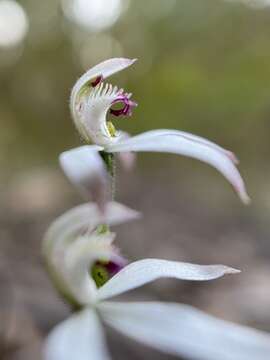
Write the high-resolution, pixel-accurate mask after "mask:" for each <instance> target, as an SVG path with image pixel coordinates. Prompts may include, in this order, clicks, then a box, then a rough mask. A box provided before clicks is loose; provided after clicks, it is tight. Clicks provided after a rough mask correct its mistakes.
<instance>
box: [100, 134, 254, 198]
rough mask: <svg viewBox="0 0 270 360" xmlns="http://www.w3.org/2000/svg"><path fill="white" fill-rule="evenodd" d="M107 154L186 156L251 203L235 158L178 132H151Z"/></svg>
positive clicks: (120, 144) (125, 142)
mask: <svg viewBox="0 0 270 360" xmlns="http://www.w3.org/2000/svg"><path fill="white" fill-rule="evenodd" d="M106 151H108V152H126V151H155V152H168V153H174V154H179V155H184V156H189V157H192V158H195V159H198V160H201V161H203V162H206V163H208V164H210V165H212V166H213V167H214V168H216V169H217V170H218V171H219V172H220V173H221V174H223V176H224V177H225V178H226V179H227V180H228V181H229V182H230V183H231V184H232V186H233V187H234V189H235V191H236V192H237V194H238V195H239V197H240V198H241V200H242V201H243V202H244V203H246V204H247V203H248V202H249V201H250V199H249V197H248V194H247V192H246V189H245V184H244V182H243V180H242V178H241V175H240V173H239V171H238V170H237V168H236V166H235V163H236V162H237V159H236V157H235V156H234V155H233V153H231V152H230V151H228V150H225V149H222V148H221V147H220V146H218V145H216V144H214V143H212V142H210V141H208V140H206V139H203V138H200V137H198V136H195V135H192V134H188V133H184V132H180V131H177V130H153V131H149V132H145V133H143V134H141V135H137V136H134V137H132V138H130V139H126V140H121V141H119V142H117V143H114V144H111V145H109V146H107V147H106Z"/></svg>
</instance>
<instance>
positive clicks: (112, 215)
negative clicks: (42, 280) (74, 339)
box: [43, 202, 139, 303]
mask: <svg viewBox="0 0 270 360" xmlns="http://www.w3.org/2000/svg"><path fill="white" fill-rule="evenodd" d="M138 217H139V214H138V213H137V212H136V211H134V210H131V209H129V208H127V207H126V206H124V205H121V204H119V203H116V202H111V203H108V205H107V206H106V210H105V213H101V212H100V211H99V209H98V207H97V205H96V204H94V203H88V204H83V205H80V206H77V207H75V208H73V209H71V210H69V211H67V212H66V213H65V214H63V215H62V216H60V217H59V218H57V219H56V220H55V221H54V222H53V223H52V225H51V226H50V227H49V229H48V231H47V232H46V234H45V237H44V240H43V255H44V258H45V260H46V263H47V267H48V270H49V273H50V275H51V278H52V280H53V282H54V284H55V286H56V287H57V289H58V290H59V292H60V293H61V294H62V295H63V296H64V297H65V298H66V299H68V300H69V302H74V303H76V302H77V299H78V298H79V296H77V299H76V294H75V291H74V289H73V286H72V283H70V268H69V264H68V263H67V261H66V253H67V251H68V248H69V247H70V246H71V245H72V244H73V242H75V240H77V239H78V238H79V237H80V236H81V235H83V234H86V232H88V234H91V232H92V231H93V230H94V228H95V227H96V226H97V225H99V224H103V223H105V224H107V225H117V224H121V223H124V222H127V221H130V220H134V219H137V218H138ZM96 260H97V259H96ZM86 287H87V288H88V289H89V291H88V294H89V293H90V292H91V291H92V298H94V297H95V290H96V286H95V284H94V281H93V280H92V279H91V278H90V277H89V279H88V280H87V285H86ZM84 298H85V297H84ZM89 298H90V296H89ZM79 300H80V301H81V299H79Z"/></svg>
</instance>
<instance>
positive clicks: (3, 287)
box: [0, 0, 270, 360]
mask: <svg viewBox="0 0 270 360" xmlns="http://www.w3.org/2000/svg"><path fill="white" fill-rule="evenodd" d="M268 5H270V2H269V0H261V1H259V0H258V1H255V0H254V1H252V0H250V1H248V0H247V1H245V0H243V1H239V2H233V1H227V2H226V1H221V0H203V1H196V0H166V1H164V0H147V1H145V0H136V1H135V0H130V1H128V0H63V1H60V0H46V1H36V0H24V1H13V0H0V84H1V87H0V122H1V131H0V166H1V169H2V170H1V173H0V189H1V193H0V225H1V226H0V239H1V240H0V268H1V272H0V293H1V296H0V320H1V321H0V359H1V360H15V359H16V360H34V359H35V360H37V359H40V348H41V343H42V340H43V339H44V337H45V336H46V335H47V333H48V331H49V330H50V329H51V328H52V327H53V326H54V325H55V324H56V323H58V322H59V321H61V320H62V319H64V318H65V316H66V315H67V314H68V309H67V308H66V307H65V306H64V304H63V303H62V302H61V300H60V299H58V297H57V295H56V293H55V292H54V289H53V288H52V286H51V284H50V281H49V280H48V277H47V274H46V272H45V269H44V264H43V261H42V258H41V254H40V245H41V240H42V236H43V234H44V231H45V230H46V228H47V227H48V225H49V223H50V221H52V220H53V219H54V218H55V217H56V216H57V215H59V214H61V213H62V212H63V211H65V210H67V209H68V208H70V207H71V206H73V205H75V204H78V203H80V202H81V201H82V199H81V198H80V197H79V195H78V193H77V192H76V191H75V190H74V189H73V188H72V186H71V185H70V184H69V183H68V181H67V180H66V179H65V177H64V175H63V174H62V173H61V171H60V170H59V167H58V155H59V153H60V152H62V151H64V150H66V149H69V148H72V147H74V146H78V145H79V144H80V143H81V141H80V138H79V136H78V134H77V133H76V131H75V128H74V126H73V124H72V121H71V116H70V113H69V94H70V90H71V88H72V86H73V84H74V82H75V80H76V79H77V78H78V77H79V76H80V75H81V74H82V73H83V72H84V71H85V70H86V69H88V68H89V67H91V66H93V65H95V64H96V63H98V62H99V61H101V60H104V59H106V58H110V57H117V56H125V57H130V58H133V57H136V58H138V59H139V61H138V62H137V63H136V64H135V65H134V66H133V67H132V68H130V69H128V70H126V71H124V72H122V73H120V74H118V75H116V76H114V77H113V78H111V79H110V82H112V83H113V84H118V85H120V86H123V87H124V88H125V89H126V90H127V91H132V92H133V94H134V95H133V98H134V100H136V101H137V102H138V103H139V106H138V108H136V109H135V111H134V114H133V117H132V118H116V119H114V124H115V125H116V127H118V128H121V129H124V130H126V131H129V132H130V133H132V134H136V133H139V132H141V131H145V130H149V129H153V128H175V129H181V130H185V131H188V132H193V133H195V134H198V135H201V136H205V137H207V138H209V139H211V140H213V141H215V142H217V143H218V144H220V145H222V146H224V147H226V148H229V149H230V150H232V151H234V152H235V153H236V154H237V155H238V157H239V158H240V160H241V163H240V170H241V173H242V175H243V176H244V178H245V180H246V183H247V187H248V190H249V193H250V196H251V198H252V204H251V205H250V206H248V207H245V206H243V205H242V204H241V203H240V201H239V199H238V198H237V196H236V195H235V194H234V193H233V191H232V190H231V188H230V186H229V185H228V184H227V183H226V182H225V180H224V179H223V178H222V177H221V176H220V174H218V173H217V172H216V171H215V170H213V169H212V168H210V167H209V166H207V165H205V164H202V163H199V162H197V161H195V160H191V159H186V158H183V157H179V156H173V155H159V154H139V155H138V162H137V164H136V168H135V169H134V171H133V172H132V173H129V174H127V173H124V172H122V171H121V169H119V172H118V182H117V198H118V200H119V201H121V202H123V203H125V204H126V205H129V206H131V207H133V208H135V209H137V210H140V211H142V212H143V214H144V217H143V219H142V220H141V221H138V222H136V223H133V224H128V225H123V226H121V227H119V228H118V229H116V230H117V233H118V237H117V242H118V246H119V247H121V248H122V250H123V253H124V254H126V255H127V256H128V257H129V258H130V259H131V260H132V259H137V258H144V257H160V258H166V259H171V260H182V261H189V262H197V263H201V264H208V263H224V264H227V265H231V266H234V267H237V268H240V269H242V271H243V272H242V274H241V275H238V276H234V277H229V278H224V279H220V280H217V281H213V282H210V283H203V284H199V283H192V282H179V281H178V282H177V281H169V280H165V281H163V280H162V281H159V282H158V283H153V284H151V285H149V286H147V287H145V288H143V289H141V290H137V291H135V292H134V294H133V293H131V294H130V296H133V297H132V299H133V300H134V299H136V300H137V299H159V300H164V301H176V302H184V303H188V304H192V305H194V306H197V307H198V308H200V309H203V310H205V311H208V312H209V313H211V314H214V315H216V316H219V317H221V318H224V319H228V320H233V321H235V322H239V323H241V324H248V325H252V326H255V327H257V328H259V329H264V330H267V331H270V311H269V307H270V280H269V279H270V263H269V260H270V242H269V236H270V221H269V220H270V193H269V189H270V186H269V182H270V167H269V157H270V141H269V134H270V122H269V116H270V42H269V39H270V7H269V8H268ZM107 335H108V340H109V345H110V349H111V351H112V353H113V357H114V358H116V359H126V358H127V356H128V357H129V358H130V359H147V358H155V359H158V360H159V359H161V360H162V359H173V357H170V356H167V355H162V354H159V353H158V352H155V351H152V350H149V349H148V348H146V347H142V346H137V345H136V344H135V343H134V342H132V341H129V340H127V339H125V338H123V337H122V336H121V335H119V334H116V333H114V332H112V331H110V330H108V332H107ZM131 350H132V351H131Z"/></svg>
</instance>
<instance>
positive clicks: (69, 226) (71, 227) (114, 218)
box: [43, 201, 140, 253]
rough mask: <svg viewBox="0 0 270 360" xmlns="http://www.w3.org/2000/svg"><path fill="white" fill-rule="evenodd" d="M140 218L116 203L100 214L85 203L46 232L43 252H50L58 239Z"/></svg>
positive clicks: (93, 206) (91, 204) (94, 206)
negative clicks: (98, 226) (105, 225)
mask: <svg viewBox="0 0 270 360" xmlns="http://www.w3.org/2000/svg"><path fill="white" fill-rule="evenodd" d="M139 217H140V213H138V212H137V211H135V210H132V209H130V208H128V207H127V206H125V205H122V204H120V203H117V202H114V201H112V202H109V203H108V204H107V206H106V211H105V213H104V214H103V213H101V212H100V211H99V209H98V207H97V205H96V204H95V203H86V204H83V205H79V206H77V207H74V208H72V209H71V210H69V211H67V212H65V213H64V214H63V215H61V216H59V217H58V218H57V219H56V220H55V221H54V222H53V223H52V224H51V226H50V227H49V229H48V230H47V232H46V234H45V237H44V241H43V249H44V252H45V253H46V252H50V250H51V247H52V246H53V245H54V244H55V242H59V240H60V238H61V239H62V240H63V241H64V238H65V237H69V238H70V237H72V236H75V235H76V234H78V233H79V234H80V233H81V232H83V231H86V230H88V231H89V232H91V231H92V230H93V229H94V228H95V227H96V226H97V225H99V224H101V223H105V224H107V225H119V224H122V223H125V222H128V221H131V220H136V219H138V218H139ZM62 240H61V241H62Z"/></svg>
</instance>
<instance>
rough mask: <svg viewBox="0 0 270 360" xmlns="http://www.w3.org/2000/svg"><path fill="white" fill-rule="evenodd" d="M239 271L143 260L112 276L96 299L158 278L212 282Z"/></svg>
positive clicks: (228, 268)
mask: <svg viewBox="0 0 270 360" xmlns="http://www.w3.org/2000/svg"><path fill="white" fill-rule="evenodd" d="M238 272H239V270H236V269H233V268H230V267H227V266H224V265H196V264H190V263H184V262H178V261H168V260H159V259H144V260H139V261H135V262H133V263H131V264H129V265H127V266H126V267H124V268H123V269H122V270H120V271H119V272H118V273H117V274H116V275H115V276H113V277H112V278H111V279H110V280H109V281H108V282H107V283H106V284H104V285H103V286H102V287H101V288H99V289H98V291H97V299H98V300H104V299H108V298H111V297H113V296H116V295H119V294H121V293H123V292H126V291H128V290H131V289H135V288H137V287H139V286H142V285H144V284H147V283H149V282H151V281H153V280H156V279H158V278H164V277H170V278H176V279H181V280H197V281H204V280H212V279H216V278H219V277H221V276H223V275H225V274H234V273H238Z"/></svg>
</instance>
